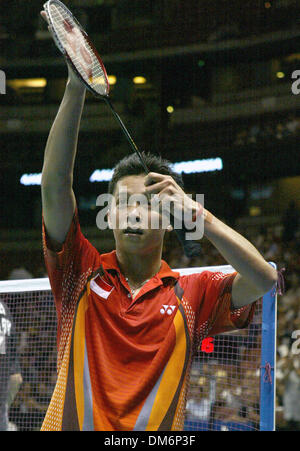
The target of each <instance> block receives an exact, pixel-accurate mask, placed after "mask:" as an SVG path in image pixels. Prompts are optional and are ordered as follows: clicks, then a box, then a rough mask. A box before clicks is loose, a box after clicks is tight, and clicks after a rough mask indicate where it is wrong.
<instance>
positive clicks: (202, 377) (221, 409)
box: [5, 204, 300, 431]
mask: <svg viewBox="0 0 300 451" xmlns="http://www.w3.org/2000/svg"><path fill="white" fill-rule="evenodd" d="M299 224H300V223H299V214H298V210H297V208H296V206H295V204H291V205H290V207H289V209H288V210H287V212H286V214H285V216H284V217H283V218H282V222H281V223H280V224H278V227H275V228H274V226H272V227H270V228H268V227H266V228H261V229H260V230H255V231H254V230H253V231H251V229H249V230H247V231H246V232H245V231H244V230H243V231H241V233H242V234H243V235H244V236H246V237H247V238H248V239H249V240H250V241H251V242H252V243H253V244H254V245H255V246H256V247H257V249H258V250H259V251H260V252H261V253H262V255H263V256H264V257H265V258H266V259H267V260H268V261H274V262H276V264H277V267H278V269H282V268H285V271H284V272H283V274H284V278H285V291H284V293H283V295H279V296H278V322H277V368H276V379H277V388H276V404H277V408H276V423H277V424H276V428H277V429H278V430H280V429H281V430H300V408H299V406H300V356H299V354H300V342H299V345H298V346H297V338H300V309H299V305H300V229H299ZM201 247H202V254H201V255H200V256H198V257H193V258H191V259H189V258H187V257H186V256H184V255H183V254H182V250H181V247H180V245H179V243H177V238H176V237H175V236H173V238H172V237H171V238H169V239H166V241H165V248H164V254H163V258H164V259H165V260H166V261H167V262H168V263H169V265H170V266H171V267H172V268H182V267H197V266H201V267H203V266H215V265H222V264H226V262H225V261H224V259H223V257H222V256H221V255H220V254H219V253H218V251H217V250H216V249H215V248H214V247H213V246H212V245H211V244H210V242H209V241H208V240H206V239H203V240H202V242H201ZM17 275H18V277H17V278H19V276H20V272H17ZM25 275H26V276H27V273H26V274H25V273H24V276H25ZM11 278H14V276H13V275H11ZM5 301H6V302H7V304H8V305H9V307H10V309H11V312H12V315H13V318H14V319H15V327H16V329H17V333H18V354H19V356H20V357H19V358H20V364H21V368H22V377H23V384H22V386H21V389H20V391H19V393H18V395H17V396H16V398H15V400H14V402H13V404H12V407H11V409H10V421H11V429H12V430H22V431H24V430H25V431H26V430H39V428H40V426H41V422H42V420H43V418H44V415H45V412H46V409H47V406H48V403H49V401H50V399H51V395H52V391H53V388H54V385H55V380H56V319H55V310H54V306H53V303H52V300H51V298H50V297H49V294H47V293H44V294H41V293H39V294H38V293H36V294H30V295H29V296H28V298H25V297H24V295H21V294H20V295H15V296H13V297H11V298H6V299H5ZM260 308H261V307H260V304H259V307H258V313H259V309H260ZM297 331H298V332H299V334H297ZM218 340H219V341H218ZM220 340H221V341H220ZM222 340H223V341H222ZM259 342H260V328H259V326H258V325H257V320H255V319H254V322H253V324H252V325H251V326H250V327H249V328H248V329H246V330H243V331H239V332H238V333H237V334H236V333H233V334H229V335H227V341H226V340H225V341H224V336H220V337H215V341H214V344H215V351H214V353H212V354H209V353H206V352H201V350H200V351H199V353H198V355H197V357H196V359H195V363H194V365H193V367H192V370H191V386H190V393H189V398H188V403H187V417H186V418H187V428H189V429H190V430H193V428H194V427H195V424H196V423H197V424H198V426H197V428H198V429H199V428H200V429H201V427H203V428H204V429H205V428H207V426H208V425H210V427H212V426H211V425H212V424H214V427H215V428H217V429H220V430H230V427H233V428H234V427H236V425H237V424H238V425H239V426H238V428H239V429H250V430H253V429H257V428H259V425H258V423H259V384H260V382H259V381H260V371H259V368H260V353H259ZM195 422H196V423H195ZM228 428H229V429H228Z"/></svg>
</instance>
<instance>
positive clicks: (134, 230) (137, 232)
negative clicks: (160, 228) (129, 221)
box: [123, 227, 143, 235]
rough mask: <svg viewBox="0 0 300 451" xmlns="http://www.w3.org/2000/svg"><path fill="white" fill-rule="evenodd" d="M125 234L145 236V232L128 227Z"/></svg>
mask: <svg viewBox="0 0 300 451" xmlns="http://www.w3.org/2000/svg"><path fill="white" fill-rule="evenodd" d="M123 233H124V234H125V235H143V230H142V229H135V228H131V227H127V229H125V230H124V232H123Z"/></svg>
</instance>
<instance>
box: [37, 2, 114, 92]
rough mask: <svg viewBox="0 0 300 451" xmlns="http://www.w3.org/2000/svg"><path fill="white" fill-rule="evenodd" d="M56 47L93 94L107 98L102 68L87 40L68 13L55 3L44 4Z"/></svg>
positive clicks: (105, 79)
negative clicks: (68, 60)
mask: <svg viewBox="0 0 300 451" xmlns="http://www.w3.org/2000/svg"><path fill="white" fill-rule="evenodd" d="M45 11H46V13H47V16H48V19H49V21H50V23H51V27H52V34H53V38H54V40H55V43H56V45H57V47H58V48H59V49H60V51H61V52H62V53H63V54H65V52H67V54H68V56H69V58H70V59H71V61H72V63H73V65H74V66H75V68H76V70H77V71H78V73H79V74H80V76H81V77H82V79H83V80H84V81H85V82H86V84H87V85H88V86H89V87H90V88H91V89H92V91H93V92H94V93H95V94H99V95H101V96H107V95H108V93H109V83H108V79H107V76H106V73H105V69H104V66H103V65H102V64H101V63H100V62H99V59H98V57H97V56H96V54H95V52H94V50H93V48H92V47H91V45H90V43H89V42H88V39H87V38H86V36H85V35H84V34H83V32H82V31H81V29H80V26H79V25H78V22H77V20H76V19H75V18H74V17H73V15H72V14H71V13H70V11H69V10H68V9H67V8H66V7H65V6H64V5H63V4H62V3H61V2H57V1H50V2H48V3H46V4H45Z"/></svg>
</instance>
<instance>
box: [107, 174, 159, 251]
mask: <svg viewBox="0 0 300 451" xmlns="http://www.w3.org/2000/svg"><path fill="white" fill-rule="evenodd" d="M144 181H145V175H134V176H128V177H124V178H122V179H121V180H119V181H118V183H117V185H116V188H115V192H114V202H113V204H112V205H111V208H110V211H109V222H110V225H111V228H112V229H113V232H114V237H115V241H116V248H117V249H122V250H124V251H127V252H142V253H148V252H151V249H154V248H158V247H161V245H162V241H163V237H164V234H165V229H166V227H165V228H164V229H163V228H162V216H161V213H160V212H159V208H158V205H157V204H156V205H157V207H155V203H153V202H152V204H151V199H150V198H149V196H148V197H147V195H146V191H145V185H144ZM151 207H152V208H151Z"/></svg>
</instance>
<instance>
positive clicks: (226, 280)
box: [196, 271, 255, 335]
mask: <svg viewBox="0 0 300 451" xmlns="http://www.w3.org/2000/svg"><path fill="white" fill-rule="evenodd" d="M236 275H237V273H236V272H235V273H232V274H224V273H221V272H210V271H205V272H203V273H202V274H201V275H200V277H199V278H198V280H197V282H198V283H199V285H200V286H199V290H198V293H199V294H200V297H199V298H198V306H197V307H198V309H197V310H198V311H197V314H196V324H197V326H196V327H197V331H198V333H200V334H201V332H202V333H203V331H204V330H205V333H206V334H209V335H217V334H220V333H223V332H229V331H232V330H235V329H243V328H245V327H247V326H248V325H249V324H250V322H251V320H252V317H253V314H254V310H255V303H253V304H249V305H246V306H244V307H242V308H239V309H235V310H233V309H232V284H233V281H234V279H235V276H236Z"/></svg>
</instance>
